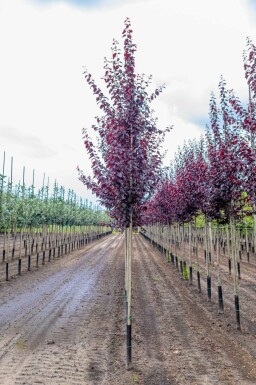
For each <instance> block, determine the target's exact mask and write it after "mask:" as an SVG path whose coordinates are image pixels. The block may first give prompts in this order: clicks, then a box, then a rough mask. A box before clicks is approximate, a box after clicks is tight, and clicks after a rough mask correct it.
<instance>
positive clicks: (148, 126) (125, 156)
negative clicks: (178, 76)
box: [78, 18, 169, 369]
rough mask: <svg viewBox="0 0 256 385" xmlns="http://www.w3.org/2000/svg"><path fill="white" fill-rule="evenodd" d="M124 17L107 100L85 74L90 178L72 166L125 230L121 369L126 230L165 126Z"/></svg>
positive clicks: (145, 194)
mask: <svg viewBox="0 0 256 385" xmlns="http://www.w3.org/2000/svg"><path fill="white" fill-rule="evenodd" d="M132 32H133V31H132V29H131V24H130V20H129V19H128V18H127V19H126V20H125V28H124V31H123V39H124V52H123V55H122V54H121V50H120V49H119V45H118V42H117V41H116V40H114V41H113V45H112V57H111V59H110V60H107V59H105V65H104V69H105V74H104V77H103V79H104V81H105V84H106V87H107V89H108V92H109V95H110V99H109V98H108V97H106V96H105V95H104V93H103V92H102V91H101V89H100V88H99V87H98V86H97V85H96V84H95V81H94V80H93V78H92V75H91V74H90V73H89V72H87V71H86V72H85V79H86V81H87V83H88V85H89V86H90V88H91V89H92V91H93V93H94V94H95V95H96V101H97V103H98V105H99V107H100V109H101V110H102V112H103V114H102V115H101V116H100V117H96V124H95V125H94V126H93V128H94V130H95V132H96V133H97V135H98V142H97V144H95V143H93V141H92V140H91V139H90V137H89V134H88V131H87V130H86V129H84V130H83V134H84V144H85V147H86V149H87V152H88V154H89V157H90V159H91V165H92V171H93V177H89V176H86V175H85V174H84V173H83V171H82V170H80V169H79V168H78V171H79V175H80V176H79V179H80V180H81V181H82V182H83V183H84V184H85V186H86V187H87V188H89V189H91V190H92V192H93V193H95V194H96V196H97V197H98V199H99V201H100V203H101V204H102V205H104V206H105V207H106V208H107V209H108V210H109V213H110V216H111V217H112V218H113V219H114V222H113V226H115V227H118V228H120V229H122V230H124V231H125V239H126V256H125V260H126V263H125V266H126V277H125V282H126V284H125V289H126V290H125V292H126V302H127V306H126V308H127V338H126V341H127V369H130V367H131V248H132V229H133V227H136V226H138V225H140V224H141V218H142V214H143V210H144V208H145V204H146V201H147V200H148V199H149V198H150V197H151V196H152V194H153V193H154V192H155V189H156V186H157V184H158V183H159V181H160V180H161V178H162V175H163V171H162V158H163V155H162V154H161V152H160V148H161V144H162V142H163V140H164V135H165V132H166V131H167V130H169V128H166V129H159V128H157V119H156V118H154V117H153V113H152V110H151V108H150V103H151V101H153V100H154V99H155V98H156V97H157V96H158V95H159V93H160V92H162V90H163V88H164V86H161V87H159V88H158V89H156V90H155V91H154V92H153V93H152V94H151V95H150V94H148V93H147V90H146V89H147V86H148V85H149V83H150V82H151V76H150V77H149V78H148V79H146V78H145V76H144V75H136V74H135V52H136V49H137V48H136V45H135V44H134V43H133V39H132Z"/></svg>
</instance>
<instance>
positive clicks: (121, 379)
mask: <svg viewBox="0 0 256 385" xmlns="http://www.w3.org/2000/svg"><path fill="white" fill-rule="evenodd" d="M133 254H134V256H133V265H132V270H133V273H132V280H133V305H132V319H133V326H132V327H133V330H132V331H133V369H132V370H131V371H129V372H128V371H126V370H125V329H126V324H125V305H124V237H123V236H122V235H111V236H108V237H107V238H104V239H101V240H99V241H97V242H95V243H94V244H91V245H87V246H86V247H85V248H84V249H83V250H78V251H75V252H73V253H71V254H69V255H67V256H65V257H64V258H60V259H56V260H54V261H52V262H50V263H48V264H47V265H45V266H43V267H41V268H40V270H38V271H33V272H28V273H25V274H23V275H22V276H21V277H18V278H15V279H12V280H11V281H9V282H6V283H3V284H1V285H0V338H1V340H0V384H1V385H20V384H23V385H37V384H45V385H96V384H99V385H100V384H102V385H129V384H131V385H132V384H144V385H167V384H173V385H207V384H212V385H215V384H216V385H217V384H218V385H219V384H220V385H222V384H223V385H249V384H256V365H255V364H256V360H255V356H256V338H255V337H256V335H255V334H254V332H253V329H252V330H251V329H250V328H248V327H246V328H243V324H242V332H238V331H237V330H236V325H235V322H234V319H233V318H234V317H233V314H231V312H230V311H228V309H227V310H226V311H225V313H224V314H220V315H218V311H217V304H216V301H214V299H213V301H212V302H209V301H208V300H207V298H206V294H204V293H202V294H199V293H198V292H197V290H196V284H194V285H192V286H189V284H188V282H186V281H184V280H183V279H182V277H181V276H180V274H179V272H178V271H176V269H175V268H174V267H172V266H171V264H170V263H169V264H168V263H167V262H166V260H165V259H164V257H163V255H162V254H161V253H160V252H159V251H157V250H156V249H153V248H152V246H151V245H150V243H149V242H147V241H146V240H145V239H144V238H142V237H141V236H140V235H134V249H133ZM224 285H225V282H224ZM251 301H252V302H251V306H250V309H248V310H249V311H250V317H251V316H253V315H254V316H255V319H256V311H255V310H254V309H255V306H254V302H253V299H252V298H251ZM248 304H249V301H248ZM243 313H246V309H245V308H243ZM242 322H243V320H242Z"/></svg>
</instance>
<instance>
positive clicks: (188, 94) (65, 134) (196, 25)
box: [0, 0, 256, 195]
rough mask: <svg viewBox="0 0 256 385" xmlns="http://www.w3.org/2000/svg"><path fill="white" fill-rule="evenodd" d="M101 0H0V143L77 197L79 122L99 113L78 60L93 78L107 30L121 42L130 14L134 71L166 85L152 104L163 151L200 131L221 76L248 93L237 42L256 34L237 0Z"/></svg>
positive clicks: (82, 159)
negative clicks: (89, 4) (163, 133)
mask: <svg viewBox="0 0 256 385" xmlns="http://www.w3.org/2000/svg"><path fill="white" fill-rule="evenodd" d="M106 4H107V5H106V6H105V7H103V6H101V7H99V8H98V9H97V8H94V9H93V8H90V9H86V8H81V7H74V6H71V5H68V4H67V3H60V4H51V5H49V6H44V7H41V6H38V5H37V4H36V3H35V2H32V1H31V0H27V1H26V0H12V1H10V0H1V3H0V46H1V62H0V105H1V113H0V127H2V128H4V127H5V128H6V127H8V130H10V132H11V131H12V130H14V131H13V134H12V138H13V139H12V138H11V137H10V136H9V138H8V141H7V139H6V138H5V139H4V137H3V138H1V139H3V140H1V142H0V151H2V152H3V151H4V150H6V151H7V152H8V153H9V155H10V156H11V155H14V156H15V159H17V162H18V163H19V164H21V163H24V164H25V165H26V166H27V167H28V168H29V167H30V168H33V167H35V168H36V170H37V171H38V174H39V175H41V174H42V173H43V172H44V171H45V172H46V173H47V174H48V175H49V176H50V179H51V180H54V178H55V177H56V178H57V179H58V180H59V182H60V183H61V184H65V185H66V186H67V187H71V188H75V189H76V191H77V192H78V194H80V195H82V194H84V187H83V186H82V185H81V183H80V182H79V181H78V180H77V174H76V166H77V165H78V164H79V165H80V166H81V168H83V169H84V170H88V172H89V170H90V166H89V162H88V159H87V156H86V152H85V150H84V148H83V142H82V139H81V137H82V134H81V130H82V128H83V127H85V126H86V127H90V125H91V124H92V123H94V116H95V115H97V114H98V110H97V106H96V103H95V100H94V97H93V96H92V95H91V93H90V90H89V89H88V88H87V85H86V83H85V81H84V79H83V75H82V71H83V66H86V67H87V68H88V70H89V71H90V72H92V74H93V76H94V77H95V79H96V80H97V82H98V83H100V78H101V76H102V75H103V58H104V56H109V55H110V46H111V43H112V39H113V38H116V39H117V40H119V41H120V43H121V40H122V39H121V34H122V29H123V22H124V19H125V18H126V17H127V16H128V17H130V18H131V21H132V27H133V30H134V41H135V43H137V45H138V52H137V56H136V65H137V67H136V70H137V72H139V73H146V74H152V75H153V80H154V84H153V86H155V85H158V84H159V83H163V82H165V83H167V89H166V90H165V91H164V93H163V95H161V97H160V98H159V100H158V101H157V102H156V103H155V104H154V106H153V107H154V109H155V110H156V115H157V116H158V117H159V124H161V125H162V126H167V125H170V124H175V129H174V130H173V131H172V132H171V133H170V134H169V135H168V137H167V138H166V144H165V146H166V147H168V155H169V157H171V156H172V154H173V153H174V151H175V150H176V149H177V144H181V145H182V143H183V140H184V139H185V138H188V137H189V138H192V137H193V135H195V136H199V135H200V132H201V130H202V126H203V125H204V123H203V122H204V119H206V118H207V114H208V99H209V94H210V91H211V90H212V89H213V90H214V91H216V90H217V85H218V82H219V78H220V75H221V74H222V75H223V76H224V77H225V78H226V79H227V82H228V86H230V87H232V88H234V89H235V91H236V93H237V95H239V96H240V97H242V98H246V96H247V89H246V83H245V81H244V78H243V63H242V50H243V49H244V48H245V37H246V36H247V35H250V36H251V37H252V38H253V40H256V28H255V26H254V25H255V24H254V23H253V19H252V17H251V12H252V11H251V9H250V8H247V2H244V1H243V0H235V1H234V0H225V1H223V0H215V1H210V0H208V1H206V0H194V1H190V0H183V1H181V0H175V1H174V0H173V1H169V0H148V1H146V0H144V1H143V0H140V1H136V0H134V1H122V2H121V0H118V1H117V0H115V1H112V3H111V0H108V1H107V2H106ZM110 5H111V6H110ZM205 123H206V122H205ZM1 133H2V131H0V134H1ZM1 136H2V134H1ZM29 138H30V139H29ZM25 148H26V150H24V149H25ZM166 162H167V163H169V159H168V158H167V160H166Z"/></svg>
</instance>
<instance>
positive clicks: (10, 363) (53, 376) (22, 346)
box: [0, 237, 122, 385]
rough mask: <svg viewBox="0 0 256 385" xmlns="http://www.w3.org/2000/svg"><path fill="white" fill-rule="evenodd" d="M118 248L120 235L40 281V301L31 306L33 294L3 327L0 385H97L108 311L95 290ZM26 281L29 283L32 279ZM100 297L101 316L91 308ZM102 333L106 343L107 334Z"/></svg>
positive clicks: (106, 300)
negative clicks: (102, 331) (19, 311)
mask: <svg viewBox="0 0 256 385" xmlns="http://www.w3.org/2000/svg"><path fill="white" fill-rule="evenodd" d="M120 247H122V238H121V237H118V238H117V237H110V238H109V239H107V240H106V239H104V240H103V241H101V242H97V244H95V245H94V246H93V247H92V248H90V251H89V252H88V250H87V251H83V252H82V251H79V252H78V253H75V254H74V256H73V258H69V260H68V261H66V264H67V266H66V264H65V263H64V261H63V265H64V268H63V270H62V272H61V274H59V272H57V274H56V275H55V274H54V276H53V278H52V277H51V276H50V279H49V280H48V281H47V282H48V284H49V286H48V285H47V283H46V282H43V280H41V281H40V282H39V283H41V284H42V283H43V292H44V295H45V296H44V299H42V300H41V298H40V299H39V300H38V303H37V304H35V302H36V297H37V296H36V295H34V297H33V301H32V302H31V303H30V308H29V306H28V309H24V311H23V313H24V314H23V316H19V315H18V316H17V319H16V320H13V322H12V325H11V326H9V325H8V324H6V325H5V335H7V338H9V343H5V344H4V346H3V349H2V350H4V353H5V354H3V356H2V358H1V359H0V383H1V385H7V384H8V385H9V384H10V385H14V384H15V385H16V384H17V385H20V384H26V385H30V384H31V385H32V384H33V385H35V384H37V383H38V384H47V385H48V384H53V385H58V384H59V385H65V384H68V385H69V384H70V385H81V384H86V385H88V384H93V385H94V384H99V383H101V382H100V381H101V380H102V379H103V377H104V376H105V373H106V365H104V364H103V363H104V362H107V357H106V355H107V354H106V352H107V349H106V341H105V342H104V338H102V341H101V344H99V335H98V333H99V330H102V324H101V322H102V319H104V317H105V318H106V320H107V317H106V315H105V314H104V311H106V310H107V309H108V306H109V307H110V308H111V306H110V301H111V300H110V299H111V296H110V295H108V294H106V293H99V288H100V283H101V281H102V277H104V276H106V274H108V273H109V270H111V269H112V259H113V257H111V254H114V255H117V253H118V251H119V250H120ZM85 253H86V254H85ZM84 254H85V255H84ZM116 259H117V258H116ZM56 268H58V267H57V266H56V267H55V269H56ZM49 270H50V269H49ZM48 273H49V272H48ZM39 275H40V274H39ZM45 275H46V274H44V275H43V276H44V277H43V278H45ZM54 277H55V278H56V280H57V282H56V283H55V284H54V283H53V282H52V281H53V280H54ZM30 278H31V280H33V276H32V275H31V276H30ZM107 278H108V277H107ZM58 280H59V281H58ZM13 283H14V282H13ZM33 294H34V293H33ZM24 295H25V294H24ZM102 295H104V303H105V306H104V308H103V309H102V312H101V313H100V312H99V311H98V310H99V309H95V306H96V305H95V304H97V303H98V304H100V306H101V305H102V299H101V296H102ZM38 297H40V296H39V294H38ZM112 302H113V298H112ZM25 303H26V301H25ZM7 304H8V302H7ZM33 304H34V306H35V309H33ZM112 307H113V304H112ZM95 310H96V311H98V313H96V314H95V313H94V311H95ZM7 317H8V314H7ZM15 321H16V322H15ZM105 322H106V321H105ZM7 326H9V327H8V328H7ZM103 329H104V328H103ZM105 329H106V330H105V340H107V338H108V337H109V333H108V330H107V328H105ZM1 330H3V329H2V328H1ZM17 331H18V332H17ZM88 332H90V333H89V334H88ZM16 333H18V334H16ZM102 337H103V335H102ZM87 341H88V343H87ZM88 349H89V351H88Z"/></svg>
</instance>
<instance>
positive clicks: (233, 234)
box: [230, 217, 241, 330]
mask: <svg viewBox="0 0 256 385" xmlns="http://www.w3.org/2000/svg"><path fill="white" fill-rule="evenodd" d="M230 231H231V251H232V260H233V279H234V302H235V312H236V324H237V329H238V330H241V323H240V307H239V293H238V276H237V255H236V254H237V253H236V229H235V222H234V220H233V218H232V217H230Z"/></svg>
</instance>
